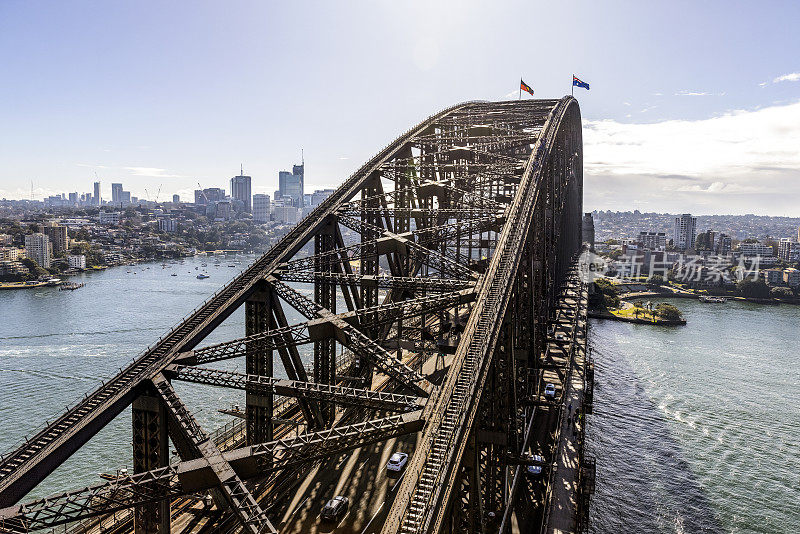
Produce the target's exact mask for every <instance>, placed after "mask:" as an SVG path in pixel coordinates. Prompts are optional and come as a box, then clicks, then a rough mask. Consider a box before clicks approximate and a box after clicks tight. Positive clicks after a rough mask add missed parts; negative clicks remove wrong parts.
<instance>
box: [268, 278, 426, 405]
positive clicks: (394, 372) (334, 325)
mask: <svg viewBox="0 0 800 534" xmlns="http://www.w3.org/2000/svg"><path fill="white" fill-rule="evenodd" d="M267 282H269V283H270V285H272V288H273V290H274V291H275V293H276V294H277V295H278V296H279V297H281V298H282V299H283V300H285V301H286V302H288V303H289V305H291V306H292V307H293V308H295V309H296V310H297V311H299V312H300V313H302V314H303V315H305V316H306V317H307V318H309V319H314V320H313V321H311V322H309V333H310V334H311V338H312V339H315V338H319V339H325V338H330V337H336V339H337V341H339V342H340V343H341V344H343V345H345V346H346V347H347V348H349V349H350V350H352V351H353V352H355V353H356V354H360V355H363V356H365V357H367V358H369V359H370V360H371V361H372V362H373V363H374V364H375V365H376V366H377V367H378V368H379V369H380V370H381V371H383V372H384V373H386V374H387V375H388V376H389V377H391V378H392V379H394V380H397V381H398V382H400V383H401V384H403V385H404V386H406V387H409V388H411V389H412V390H413V391H414V392H415V393H416V394H417V395H421V396H424V397H427V396H428V392H427V391H426V389H425V388H424V387H422V386H420V385H419V384H420V382H424V381H426V379H425V377H424V376H422V375H420V374H419V373H417V372H416V371H414V370H413V369H411V368H410V367H409V366H407V365H406V364H405V363H403V362H401V361H400V360H398V359H397V358H395V357H394V356H392V355H391V354H390V353H389V352H387V351H386V349H384V348H383V347H381V346H380V345H379V344H378V343H376V342H375V341H373V340H372V339H370V338H369V337H367V336H366V335H365V334H363V333H362V332H361V331H360V330H358V329H357V328H356V327H354V326H353V325H351V324H349V323H348V322H346V321H345V320H343V319H342V318H340V317H337V316H336V315H334V314H333V313H331V312H330V311H329V310H327V309H325V308H323V307H322V306H320V305H319V304H317V303H316V302H314V301H312V300H311V299H309V298H307V297H306V296H304V295H302V294H300V293H299V292H297V291H295V290H294V289H292V288H291V287H289V286H287V285H286V284H284V283H283V282H281V281H280V280H278V279H277V278H275V277H274V276H269V277H267Z"/></svg>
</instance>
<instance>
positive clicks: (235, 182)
mask: <svg viewBox="0 0 800 534" xmlns="http://www.w3.org/2000/svg"><path fill="white" fill-rule="evenodd" d="M231 198H233V199H234V200H241V201H242V202H244V209H245V211H247V212H248V213H249V212H251V211H253V203H252V197H251V178H250V176H245V175H244V169H241V170H240V171H239V176H234V177H233V178H231Z"/></svg>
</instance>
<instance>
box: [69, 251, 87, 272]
mask: <svg viewBox="0 0 800 534" xmlns="http://www.w3.org/2000/svg"><path fill="white" fill-rule="evenodd" d="M67 260H68V261H69V268H70V269H80V270H83V269H86V256H85V255H83V254H70V255H69V256H67Z"/></svg>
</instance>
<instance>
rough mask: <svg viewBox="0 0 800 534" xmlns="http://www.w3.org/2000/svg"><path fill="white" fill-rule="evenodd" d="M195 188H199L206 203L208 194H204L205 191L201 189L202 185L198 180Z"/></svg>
mask: <svg viewBox="0 0 800 534" xmlns="http://www.w3.org/2000/svg"><path fill="white" fill-rule="evenodd" d="M197 188H198V189H200V194H201V195H203V198H205V199H206V204H208V196H206V192H205V191H203V186H202V185H200V182H197Z"/></svg>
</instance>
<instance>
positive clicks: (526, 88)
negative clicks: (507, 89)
mask: <svg viewBox="0 0 800 534" xmlns="http://www.w3.org/2000/svg"><path fill="white" fill-rule="evenodd" d="M519 88H520V89H521V90H523V91H525V92H526V93H530V94H533V89H531V88H530V86H529V85H528V84H527V83H525V82H523V81H522V78H520V79H519Z"/></svg>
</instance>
